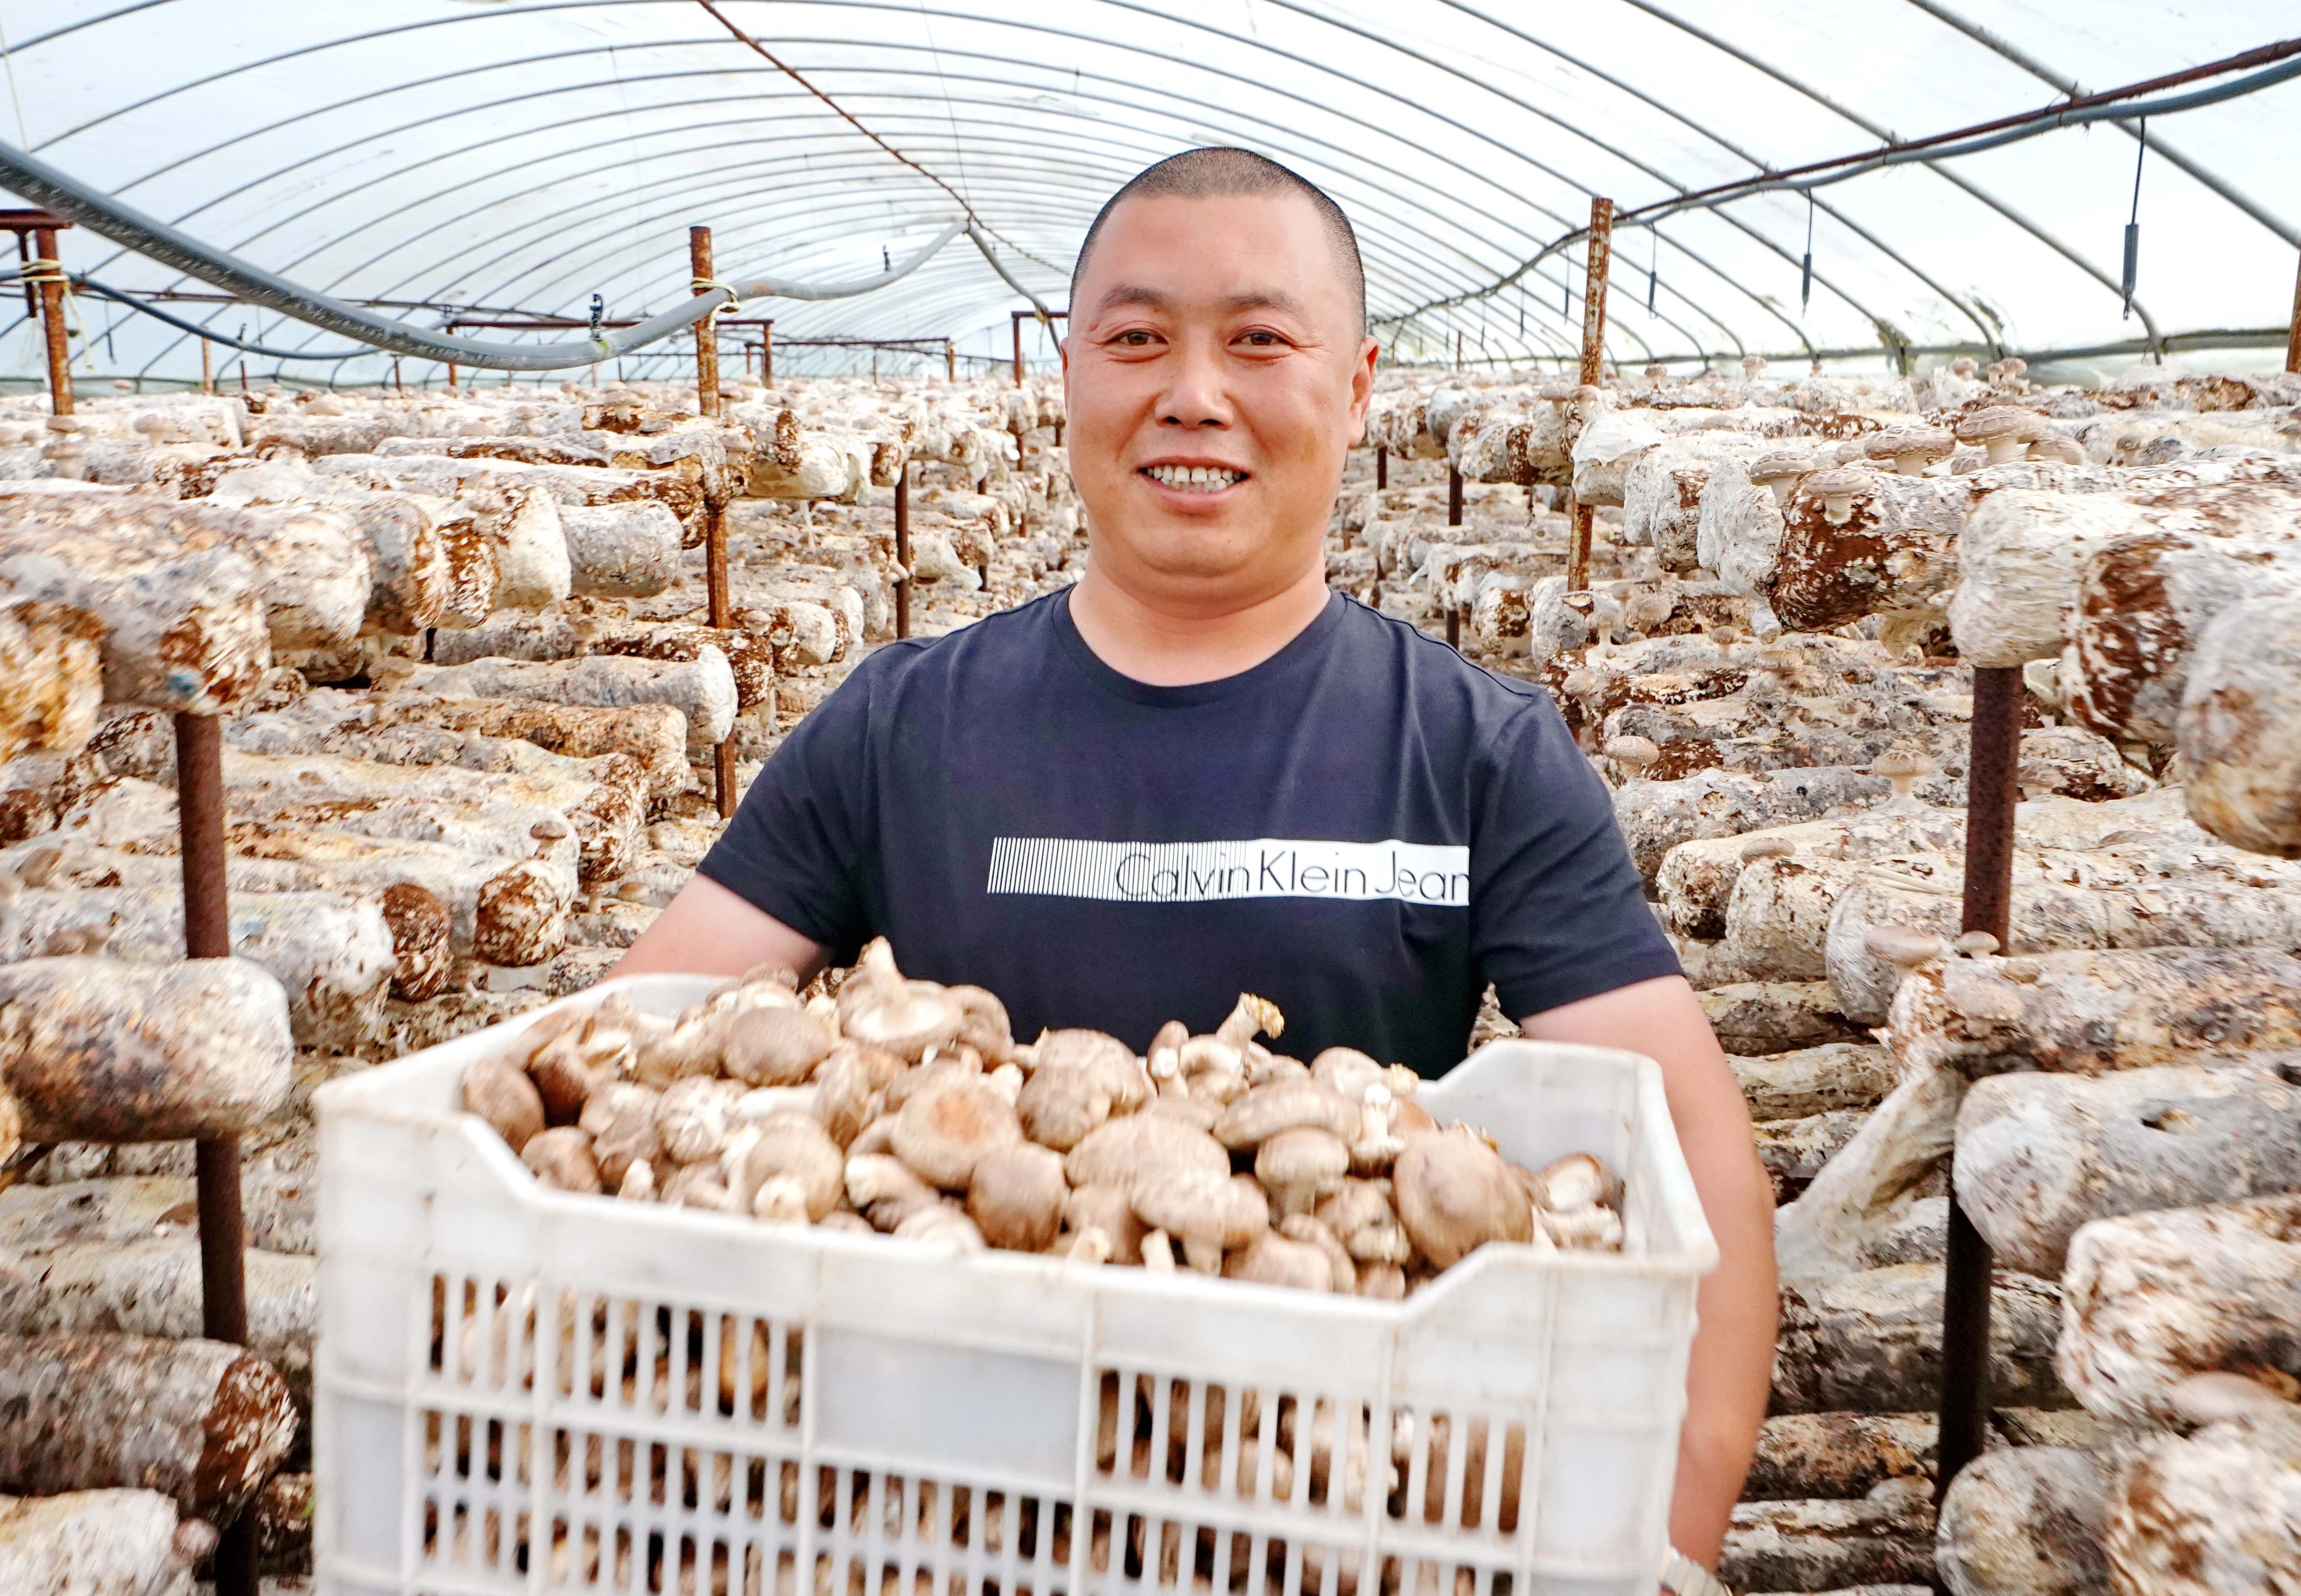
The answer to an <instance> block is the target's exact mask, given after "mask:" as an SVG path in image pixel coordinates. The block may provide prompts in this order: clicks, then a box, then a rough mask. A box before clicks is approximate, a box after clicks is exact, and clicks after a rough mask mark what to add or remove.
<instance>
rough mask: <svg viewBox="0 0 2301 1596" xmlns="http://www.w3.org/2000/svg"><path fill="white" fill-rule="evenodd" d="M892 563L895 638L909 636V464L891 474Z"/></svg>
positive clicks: (907, 462)
mask: <svg viewBox="0 0 2301 1596" xmlns="http://www.w3.org/2000/svg"><path fill="white" fill-rule="evenodd" d="M895 564H897V565H899V566H900V567H901V568H902V572H903V575H902V579H901V580H900V581H898V582H896V584H895V635H896V636H897V637H899V638H907V637H908V636H910V635H911V463H910V462H909V461H908V460H906V461H904V462H903V464H902V469H901V470H899V471H898V472H896V473H895Z"/></svg>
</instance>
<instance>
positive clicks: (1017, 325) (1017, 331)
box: [1007, 310, 1023, 388]
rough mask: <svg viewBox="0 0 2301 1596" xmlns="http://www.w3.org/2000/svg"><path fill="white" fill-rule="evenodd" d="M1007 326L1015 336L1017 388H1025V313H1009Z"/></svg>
mask: <svg viewBox="0 0 2301 1596" xmlns="http://www.w3.org/2000/svg"><path fill="white" fill-rule="evenodd" d="M1007 325H1008V329H1009V330H1011V331H1012V332H1013V333H1014V335H1015V386H1016V387H1017V388H1020V387H1022V386H1023V313H1022V312H1021V311H1019V310H1018V311H1009V312H1008V313H1007Z"/></svg>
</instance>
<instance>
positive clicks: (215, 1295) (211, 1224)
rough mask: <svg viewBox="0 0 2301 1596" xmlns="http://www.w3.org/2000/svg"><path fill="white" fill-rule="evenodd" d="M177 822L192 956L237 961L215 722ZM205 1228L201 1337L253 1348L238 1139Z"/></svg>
mask: <svg viewBox="0 0 2301 1596" xmlns="http://www.w3.org/2000/svg"><path fill="white" fill-rule="evenodd" d="M176 823H177V827H178V831H179V843H178V846H179V848H180V850H181V855H182V862H183V870H184V955H185V957H188V958H230V957H231V918H230V907H231V906H230V895H229V888H228V887H227V884H226V882H225V876H224V797H223V725H222V722H220V721H219V720H217V719H216V718H215V717H214V716H213V715H205V714H180V715H178V716H177V717H176ZM193 1150H194V1172H195V1182H194V1183H195V1189H196V1193H197V1207H198V1211H199V1220H200V1333H201V1334H203V1335H205V1337H206V1338H207V1339H208V1340H210V1341H230V1342H231V1343H232V1344H233V1345H235V1346H246V1345H247V1218H246V1215H245V1213H244V1212H243V1210H242V1207H241V1204H240V1189H239V1138H238V1137H237V1136H213V1137H205V1138H203V1139H202V1140H200V1141H197V1143H195V1144H194V1149H193ZM215 1580H216V1587H215V1588H216V1596H255V1515H254V1514H253V1513H250V1512H246V1511H243V1512H242V1513H241V1514H240V1516H239V1517H238V1519H237V1520H235V1521H234V1522H233V1523H231V1524H230V1525H225V1526H223V1533H222V1539H221V1540H220V1541H219V1542H217V1544H216V1551H215Z"/></svg>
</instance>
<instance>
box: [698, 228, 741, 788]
mask: <svg viewBox="0 0 2301 1596" xmlns="http://www.w3.org/2000/svg"><path fill="white" fill-rule="evenodd" d="M687 269H688V272H690V275H691V276H692V277H693V278H694V280H695V282H696V284H702V283H704V282H707V281H708V280H710V277H711V230H710V229H709V228H707V227H690V228H689V229H688V230H687ZM695 291H696V292H698V293H700V292H702V289H701V288H700V287H697V288H696V289H695ZM695 407H696V409H697V410H698V411H699V412H700V413H701V414H703V415H704V416H705V417H706V418H707V419H709V420H713V421H715V420H717V419H718V417H719V412H720V410H721V408H722V406H721V405H720V402H719V327H718V318H717V317H716V316H715V315H709V314H707V315H706V316H705V317H704V318H703V319H702V320H701V321H699V322H697V323H696V324H695ZM703 590H704V594H705V598H706V602H707V604H708V606H709V612H708V613H709V615H710V620H711V625H712V628H713V630H715V631H725V630H727V628H729V627H731V626H732V625H733V624H734V623H735V618H734V614H733V613H732V606H730V605H729V603H728V598H727V505H726V500H725V497H724V493H714V494H711V495H709V496H708V498H707V502H706V503H705V505H704V506H703ZM711 797H712V801H713V804H714V806H715V807H716V808H717V809H718V811H719V818H720V819H722V820H725V819H727V818H729V817H730V816H732V815H733V814H734V813H735V739H734V734H733V733H732V732H730V733H729V734H728V735H727V736H725V737H723V738H721V739H720V740H719V742H718V745H717V746H716V747H715V748H713V749H712V750H711Z"/></svg>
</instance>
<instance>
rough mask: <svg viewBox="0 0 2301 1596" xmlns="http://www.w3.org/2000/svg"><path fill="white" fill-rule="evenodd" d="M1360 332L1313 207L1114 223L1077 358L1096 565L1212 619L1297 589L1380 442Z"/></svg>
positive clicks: (1075, 381)
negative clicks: (1352, 474) (1346, 466)
mask: <svg viewBox="0 0 2301 1596" xmlns="http://www.w3.org/2000/svg"><path fill="white" fill-rule="evenodd" d="M1357 320H1358V313H1357V306H1356V305H1354V304H1353V303H1352V302H1351V295H1350V290H1349V288H1348V286H1347V284H1346V283H1345V280H1344V279H1343V267H1342V263H1341V262H1340V261H1339V260H1338V259H1337V258H1336V255H1335V246H1334V244H1333V242H1332V240H1331V239H1330V238H1328V236H1327V234H1326V230H1325V228H1324V227H1323V225H1322V224H1321V222H1320V221H1319V217H1318V212H1317V211H1316V210H1315V209H1314V208H1313V207H1312V205H1311V204H1310V202H1309V200H1307V199H1304V198H1301V197H1300V196H1295V195H1291V194H1251V195H1225V196H1212V197H1207V198H1196V197H1192V198H1184V197H1180V196H1157V197H1152V198H1135V199H1129V200H1127V201H1125V203H1123V204H1122V205H1119V207H1118V208H1117V210H1115V211H1113V212H1112V213H1110V215H1109V219H1108V220H1107V221H1105V222H1104V223H1103V229H1102V231H1101V233H1100V235H1099V236H1098V237H1097V238H1096V239H1095V246H1094V250H1093V253H1092V255H1090V256H1089V258H1088V261H1087V270H1086V272H1085V275H1084V276H1083V277H1082V278H1081V279H1080V280H1079V283H1078V287H1077V292H1076V294H1075V297H1074V299H1073V303H1072V305H1071V322H1070V334H1069V337H1068V338H1066V339H1065V340H1064V343H1063V372H1064V379H1065V383H1066V394H1067V408H1068V411H1069V430H1068V432H1067V435H1066V438H1065V441H1066V442H1067V444H1068V445H1069V446H1070V466H1071V474H1072V476H1073V478H1074V479H1075V480H1076V481H1077V483H1078V489H1079V497H1080V498H1081V499H1082V500H1083V501H1084V505H1085V506H1086V513H1087V525H1088V531H1089V534H1090V536H1091V537H1092V540H1093V549H1094V556H1093V557H1094V560H1095V563H1096V564H1097V565H1098V566H1100V567H1101V568H1102V569H1103V570H1104V571H1105V572H1106V573H1107V574H1109V575H1110V576H1111V577H1113V578H1114V579H1115V580H1117V581H1119V582H1120V583H1121V584H1122V585H1123V586H1125V587H1126V588H1127V589H1130V590H1132V591H1134V592H1136V593H1137V594H1139V595H1140V596H1141V597H1145V598H1149V599H1155V600H1157V601H1159V602H1160V603H1163V604H1167V605H1173V606H1179V607H1183V608H1190V609H1200V610H1203V611H1207V612H1209V613H1223V612H1226V611H1228V610H1231V609H1235V608H1239V607H1243V606H1244V605H1247V604H1252V603H1256V602H1259V600H1261V599H1262V598H1265V597H1269V596H1270V595H1272V594H1275V593H1276V592H1278V591H1279V590H1280V589H1284V587H1286V586H1287V585H1288V584H1289V583H1290V582H1293V581H1297V580H1299V579H1300V576H1301V568H1302V566H1303V564H1304V563H1305V562H1306V561H1310V560H1316V559H1318V558H1319V557H1320V555H1319V550H1320V548H1321V547H1322V544H1323V540H1324V539H1325V536H1326V521H1327V516H1328V514H1329V513H1330V512H1331V511H1332V509H1333V507H1334V497H1335V487H1336V485H1337V484H1338V483H1339V482H1340V481H1341V480H1342V472H1343V455H1344V454H1345V452H1346V451H1347V450H1348V449H1349V448H1350V447H1351V445H1353V444H1355V443H1357V442H1358V440H1359V439H1360V436H1361V435H1362V434H1363V432H1364V430H1365V422H1366V405H1367V396H1368V392H1369V391H1370V390H1371V389H1372V386H1373V380H1374V350H1375V345H1374V342H1373V340H1372V339H1368V338H1360V336H1359V332H1358V327H1357Z"/></svg>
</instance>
